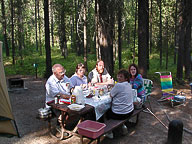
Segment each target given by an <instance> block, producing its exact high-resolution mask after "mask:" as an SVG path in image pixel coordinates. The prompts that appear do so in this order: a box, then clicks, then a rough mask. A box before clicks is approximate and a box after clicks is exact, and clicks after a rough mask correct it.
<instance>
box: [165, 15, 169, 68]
mask: <svg viewBox="0 0 192 144" xmlns="http://www.w3.org/2000/svg"><path fill="white" fill-rule="evenodd" d="M168 35H169V25H168V16H167V17H166V66H165V68H166V70H167V69H168V62H169V60H168V53H169V48H168V47H169V42H168V41H169V36H168Z"/></svg>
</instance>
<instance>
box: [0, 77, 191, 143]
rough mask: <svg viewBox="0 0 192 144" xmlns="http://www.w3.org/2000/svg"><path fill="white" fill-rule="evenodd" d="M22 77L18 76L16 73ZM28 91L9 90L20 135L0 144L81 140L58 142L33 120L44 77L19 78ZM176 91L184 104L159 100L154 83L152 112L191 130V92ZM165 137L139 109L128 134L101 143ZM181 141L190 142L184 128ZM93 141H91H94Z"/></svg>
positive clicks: (153, 140) (42, 123)
mask: <svg viewBox="0 0 192 144" xmlns="http://www.w3.org/2000/svg"><path fill="white" fill-rule="evenodd" d="M17 77H21V76H17ZM22 79H23V80H24V81H25V87H26V88H27V90H22V91H13V92H9V96H10V100H11V104H12V110H13V114H14V117H15V120H16V123H17V126H18V130H19V133H20V135H21V138H18V137H12V138H5V137H0V144H56V143H58V144H62V143H63V144H80V139H79V138H78V137H76V136H73V137H71V138H69V139H67V140H62V141H60V140H59V139H57V138H55V137H51V136H50V135H49V132H48V128H47V122H45V121H41V120H38V119H36V115H37V111H38V109H39V108H42V107H44V101H45V88H44V84H45V80H44V79H35V78H33V77H22ZM177 90H178V91H183V92H185V94H186V98H187V100H186V104H185V105H181V106H178V107H174V108H172V107H171V106H170V104H165V103H160V104H159V103H158V102H157V100H158V99H159V98H160V97H161V93H160V92H161V91H160V87H159V84H154V88H153V92H152V97H151V105H152V110H153V112H154V114H155V115H156V116H157V117H158V118H159V119H160V120H161V121H162V122H163V123H164V124H165V125H167V126H168V125H169V121H168V118H167V117H166V114H165V113H167V115H168V116H169V118H170V120H175V119H177V120H181V121H182V122H183V125H184V128H187V129H188V130H190V131H192V122H191V119H192V94H191V91H190V87H189V86H188V85H186V86H179V87H177ZM167 136H168V131H167V129H166V128H165V127H164V126H163V125H162V124H161V123H160V122H159V121H158V120H157V119H156V118H155V117H154V116H152V115H151V114H148V113H145V112H141V114H140V117H139V123H138V125H137V126H136V127H134V128H130V129H128V134H127V135H125V136H120V137H117V138H114V139H108V138H104V139H103V140H102V142H101V143H102V144H106V143H111V144H125V143H130V144H163V143H165V142H166V140H167ZM182 142H183V144H192V134H190V133H188V132H186V131H183V141H182ZM93 143H94V142H93Z"/></svg>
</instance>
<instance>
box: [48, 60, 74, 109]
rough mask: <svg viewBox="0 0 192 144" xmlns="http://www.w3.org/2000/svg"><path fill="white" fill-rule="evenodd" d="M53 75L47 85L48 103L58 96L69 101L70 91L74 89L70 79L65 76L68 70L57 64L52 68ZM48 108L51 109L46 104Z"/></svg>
mask: <svg viewBox="0 0 192 144" xmlns="http://www.w3.org/2000/svg"><path fill="white" fill-rule="evenodd" d="M52 72H53V74H52V75H51V76H50V77H49V79H48V80H47V82H46V84H45V88H46V103H47V102H50V101H52V100H54V97H55V96H56V95H60V97H61V98H64V99H69V98H70V97H71V95H70V89H71V88H72V87H73V84H72V83H71V81H70V79H69V78H68V77H67V76H66V75H65V72H66V70H65V69H64V67H63V66H62V65H61V64H55V65H53V67H52ZM46 107H49V106H48V105H47V104H46Z"/></svg>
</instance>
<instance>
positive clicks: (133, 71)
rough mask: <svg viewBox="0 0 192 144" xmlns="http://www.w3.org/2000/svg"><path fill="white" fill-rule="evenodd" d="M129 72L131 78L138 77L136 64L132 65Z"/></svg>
mask: <svg viewBox="0 0 192 144" xmlns="http://www.w3.org/2000/svg"><path fill="white" fill-rule="evenodd" d="M128 72H129V74H130V77H136V76H137V75H138V73H139V70H138V67H137V65H136V64H134V63H133V64H130V65H129V68H128Z"/></svg>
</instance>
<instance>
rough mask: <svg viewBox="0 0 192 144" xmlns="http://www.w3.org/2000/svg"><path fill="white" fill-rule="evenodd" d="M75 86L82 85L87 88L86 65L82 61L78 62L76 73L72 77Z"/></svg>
mask: <svg viewBox="0 0 192 144" xmlns="http://www.w3.org/2000/svg"><path fill="white" fill-rule="evenodd" d="M70 80H71V82H72V84H73V86H82V87H83V88H86V86H87V77H86V76H85V66H84V64H82V63H79V64H77V66H76V70H75V74H74V75H72V76H71V78H70Z"/></svg>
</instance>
